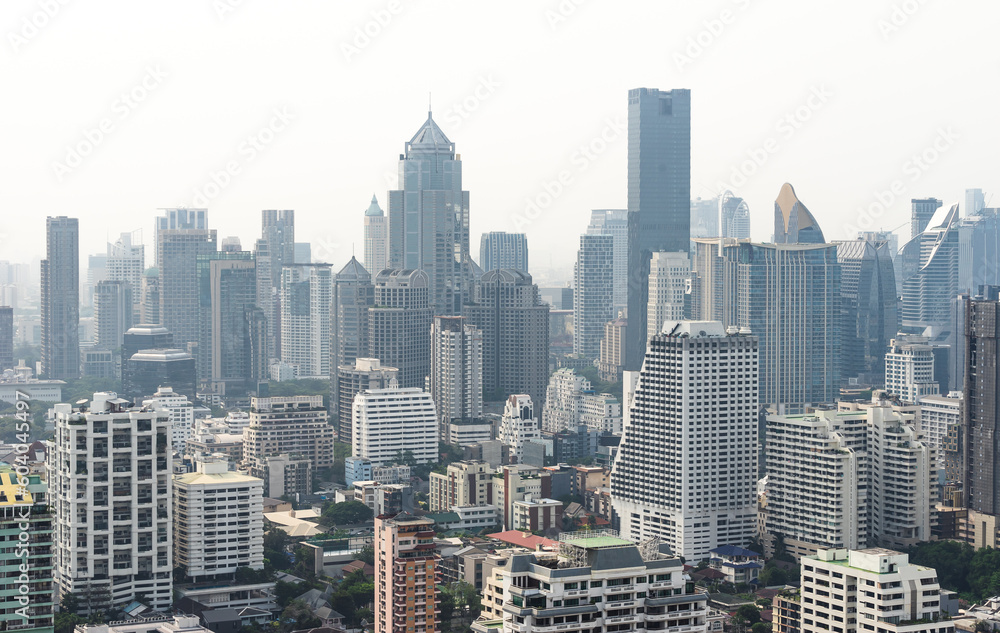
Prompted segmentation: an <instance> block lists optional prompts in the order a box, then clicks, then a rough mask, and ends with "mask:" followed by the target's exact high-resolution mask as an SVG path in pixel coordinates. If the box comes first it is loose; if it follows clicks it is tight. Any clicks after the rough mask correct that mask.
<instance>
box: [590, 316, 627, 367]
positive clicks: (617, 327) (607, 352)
mask: <svg viewBox="0 0 1000 633" xmlns="http://www.w3.org/2000/svg"><path fill="white" fill-rule="evenodd" d="M627 328H628V320H627V319H625V318H623V317H618V318H617V319H615V320H613V321H608V322H607V323H605V324H604V338H602V339H601V355H600V356H599V357H598V359H597V377H598V378H600V379H601V380H603V381H605V382H618V381H620V380H621V379H622V372H623V371H624V369H625V332H626V329H627Z"/></svg>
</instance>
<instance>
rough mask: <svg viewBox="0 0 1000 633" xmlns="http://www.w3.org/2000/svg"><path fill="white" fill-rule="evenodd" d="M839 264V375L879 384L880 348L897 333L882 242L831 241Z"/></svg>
mask: <svg viewBox="0 0 1000 633" xmlns="http://www.w3.org/2000/svg"><path fill="white" fill-rule="evenodd" d="M835 244H836V245H837V262H838V263H839V264H840V271H841V273H840V300H841V313H842V314H843V318H844V322H843V324H842V326H841V339H840V349H841V360H840V366H841V368H842V372H841V377H842V378H845V379H846V378H850V377H857V378H858V380H859V382H860V383H861V384H869V385H879V384H881V382H882V380H883V379H884V377H885V352H886V349H887V348H888V346H889V339H891V338H892V337H893V336H895V335H896V332H898V331H899V315H898V312H897V310H896V307H897V298H896V297H897V295H896V275H895V273H894V272H893V267H892V253H891V251H890V249H889V244H888V242H886V241H881V240H880V241H870V240H864V239H857V240H853V241H850V242H835Z"/></svg>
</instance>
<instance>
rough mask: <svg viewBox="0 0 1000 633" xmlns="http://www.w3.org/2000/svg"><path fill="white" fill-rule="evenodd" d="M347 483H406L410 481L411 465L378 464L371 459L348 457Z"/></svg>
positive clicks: (346, 466)
mask: <svg viewBox="0 0 1000 633" xmlns="http://www.w3.org/2000/svg"><path fill="white" fill-rule="evenodd" d="M344 472H345V477H344V478H345V479H346V482H345V483H346V484H347V485H348V486H352V485H354V482H355V481H374V482H375V483H379V484H405V483H409V482H410V467H409V466H376V465H375V464H373V463H372V462H371V460H369V459H363V458H361V457H348V458H347V459H345V460H344Z"/></svg>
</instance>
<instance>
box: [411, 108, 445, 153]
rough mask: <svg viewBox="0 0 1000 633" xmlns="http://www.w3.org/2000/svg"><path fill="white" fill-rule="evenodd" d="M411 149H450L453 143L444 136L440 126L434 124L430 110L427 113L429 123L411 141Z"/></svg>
mask: <svg viewBox="0 0 1000 633" xmlns="http://www.w3.org/2000/svg"><path fill="white" fill-rule="evenodd" d="M408 145H409V147H411V148H413V149H437V148H439V147H442V146H443V148H445V149H449V148H450V147H451V141H449V140H448V137H447V136H445V135H444V132H442V131H441V128H439V127H438V124H437V123H435V122H434V118H433V117H432V116H431V112H430V110H428V111H427V121H425V122H424V124H423V125H422V126H421V127H420V129H419V130H417V133H416V134H414V135H413V138H411V139H410V142H409V144H408Z"/></svg>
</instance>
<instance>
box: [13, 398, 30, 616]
mask: <svg viewBox="0 0 1000 633" xmlns="http://www.w3.org/2000/svg"><path fill="white" fill-rule="evenodd" d="M29 398H30V396H29V395H28V394H27V393H25V392H23V391H21V390H20V389H18V390H16V391H15V392H14V408H15V412H14V419H16V420H17V423H16V424H15V425H14V431H15V436H14V438H15V439H16V440H17V442H16V443H15V444H14V452H15V453H16V454H17V456H16V457H15V458H14V460H13V462H14V463H13V464H11V466H12V467H13V470H14V472H13V476H12V479H13V480H14V482H15V483H16V484H17V485H16V488H15V494H16V495H18V496H19V497H20V498H21V499H22V500H25V503H24V505H21V506H19V507H18V509H17V515H16V516H15V517H13V518H15V519H17V520H18V522H17V530H18V532H17V545H16V546H15V548H14V558H16V559H22V560H21V561H20V562H19V563H18V566H17V572H18V577H17V583H18V584H17V593H18V595H17V596H16V598H14V599H15V600H16V601H17V603H18V605H20V607H19V608H17V609H15V610H14V613H15V614H17V615H19V616H21V618H22V619H23V620H24V621H25V622H27V621H28V619H29V618H30V617H31V614H30V612H29V608H30V606H31V597H30V596H29V594H30V593H31V584H30V582H31V576H30V574H31V563H30V562H29V560H30V554H31V531H30V530H31V504H30V503H27V500H28V499H29V498H30V497H29V491H28V485H29V484H30V483H31V482H30V480H29V479H28V475H29V474H30V470H29V468H28V451H29V450H30V449H31V435H30V431H31V411H30V410H29V409H30V408H29V405H28V400H29ZM12 597H13V596H12Z"/></svg>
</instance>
